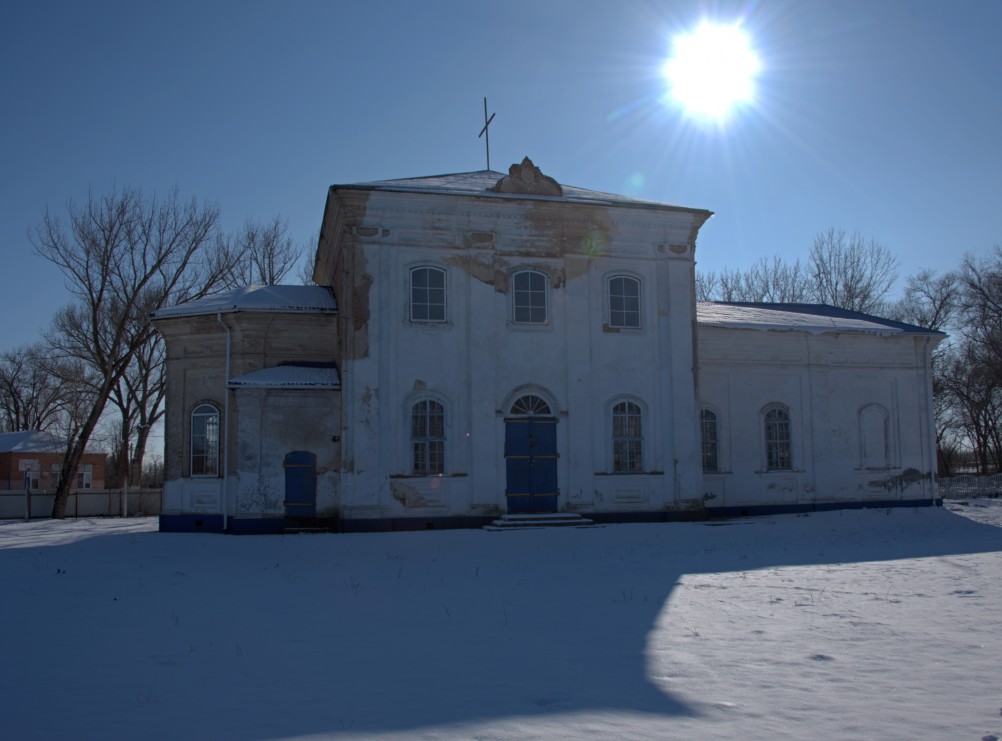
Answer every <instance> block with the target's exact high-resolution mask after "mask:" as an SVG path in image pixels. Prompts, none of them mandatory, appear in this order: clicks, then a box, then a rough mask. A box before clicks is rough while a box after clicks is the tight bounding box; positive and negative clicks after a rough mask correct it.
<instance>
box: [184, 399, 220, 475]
mask: <svg viewBox="0 0 1002 741" xmlns="http://www.w3.org/2000/svg"><path fill="white" fill-rule="evenodd" d="M191 475H192V476H218V475H219V410H218V409H216V407H214V406H212V405H211V404H200V405H198V406H197V407H195V408H194V410H192V412H191Z"/></svg>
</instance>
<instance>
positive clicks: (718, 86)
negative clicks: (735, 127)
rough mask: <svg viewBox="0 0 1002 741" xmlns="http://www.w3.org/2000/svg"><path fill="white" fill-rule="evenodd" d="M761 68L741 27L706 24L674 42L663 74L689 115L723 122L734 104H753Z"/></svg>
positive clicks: (672, 92) (677, 37) (674, 95)
mask: <svg viewBox="0 0 1002 741" xmlns="http://www.w3.org/2000/svg"><path fill="white" fill-rule="evenodd" d="M761 66H762V65H761V63H760V62H759V59H758V56H756V54H755V51H754V50H753V49H752V47H751V40H750V39H749V37H748V34H747V33H745V32H744V31H743V30H742V29H741V27H740V26H739V25H738V24H734V25H730V26H724V25H717V24H713V23H709V22H706V21H704V22H702V23H700V24H699V26H697V27H696V29H695V30H694V31H692V32H690V33H688V34H685V35H681V36H676V37H675V39H674V49H673V53H672V57H671V59H669V60H668V61H667V62H666V63H665V65H664V69H663V73H664V76H665V79H667V81H668V84H669V87H670V88H671V95H672V96H673V97H674V98H675V99H676V100H677V101H678V102H679V103H680V104H681V105H682V106H683V108H685V111H686V113H688V114H690V115H692V116H696V117H699V118H711V119H716V120H718V121H720V120H722V119H724V118H725V117H726V116H727V114H728V113H729V112H730V110H731V108H732V107H734V106H735V105H736V104H738V103H747V102H750V101H751V100H752V99H753V98H754V95H755V77H756V76H757V75H758V72H759V69H761Z"/></svg>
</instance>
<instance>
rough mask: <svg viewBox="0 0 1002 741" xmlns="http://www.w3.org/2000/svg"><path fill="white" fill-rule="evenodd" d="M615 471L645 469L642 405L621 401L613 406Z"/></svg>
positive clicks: (613, 460)
mask: <svg viewBox="0 0 1002 741" xmlns="http://www.w3.org/2000/svg"><path fill="white" fill-rule="evenodd" d="M612 470H613V473H641V472H642V471H643V470H644V435H643V425H642V416H641V412H640V405H639V404H634V403H633V402H632V401H621V402H619V403H618V404H616V405H615V406H614V407H613V408H612Z"/></svg>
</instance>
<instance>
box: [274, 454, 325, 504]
mask: <svg viewBox="0 0 1002 741" xmlns="http://www.w3.org/2000/svg"><path fill="white" fill-rule="evenodd" d="M282 465H283V466H284V467H285V516H286V517H316V514H317V457H316V456H315V455H314V454H313V453H310V452H308V451H305V450H295V451H293V452H291V453H289V454H288V455H287V456H285V462H284V463H283V464H282Z"/></svg>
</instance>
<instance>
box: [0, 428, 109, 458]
mask: <svg viewBox="0 0 1002 741" xmlns="http://www.w3.org/2000/svg"><path fill="white" fill-rule="evenodd" d="M64 452H66V440H64V439H62V438H61V437H56V436H55V435H52V434H50V433H48V432H42V431H41V430H22V431H21V432H2V433H0V453H64ZM84 452H85V453H88V454H100V453H101V452H102V451H100V450H97V449H96V448H92V447H91V446H90V445H89V444H88V445H87V447H86V448H85V450H84Z"/></svg>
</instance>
